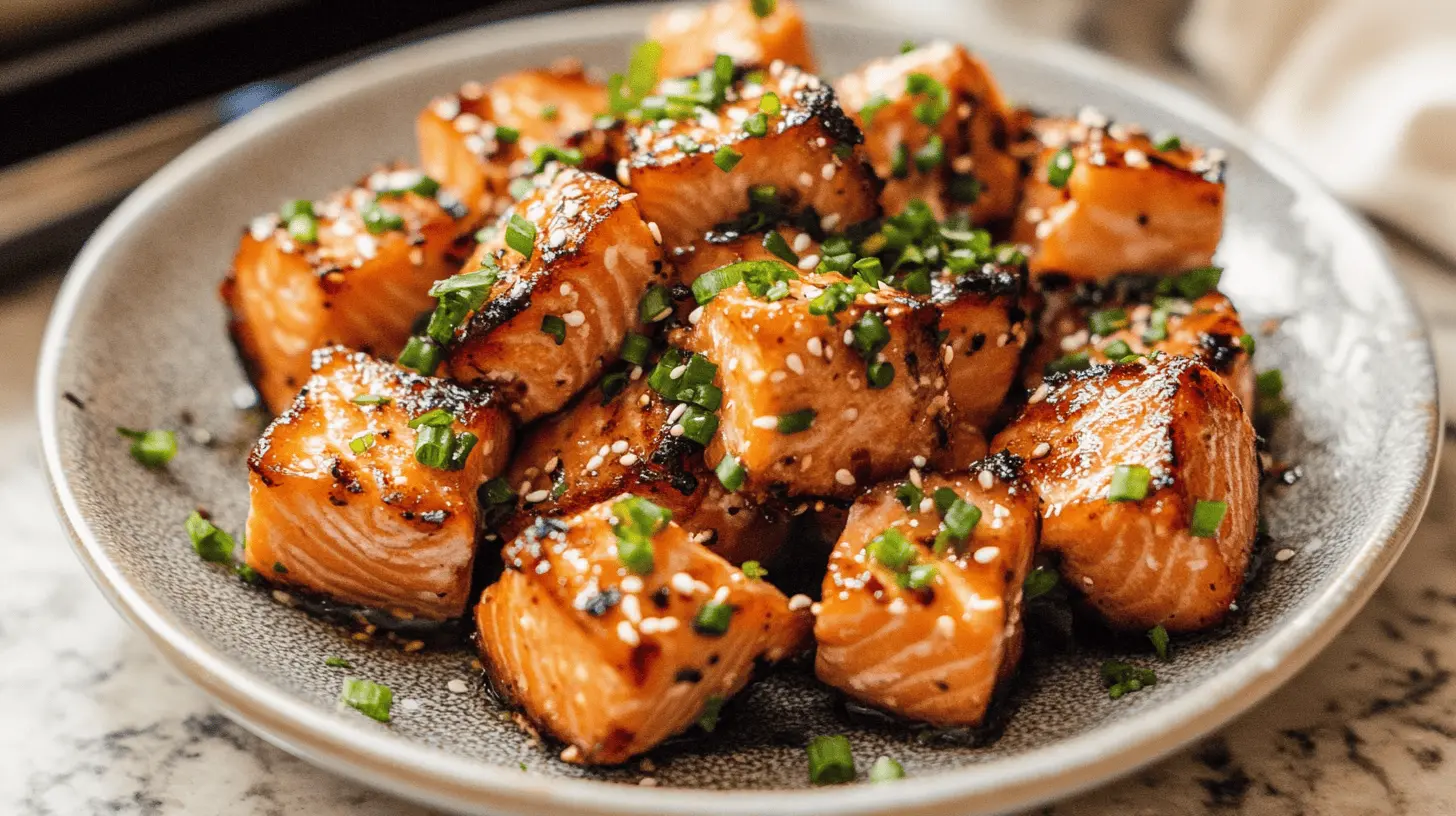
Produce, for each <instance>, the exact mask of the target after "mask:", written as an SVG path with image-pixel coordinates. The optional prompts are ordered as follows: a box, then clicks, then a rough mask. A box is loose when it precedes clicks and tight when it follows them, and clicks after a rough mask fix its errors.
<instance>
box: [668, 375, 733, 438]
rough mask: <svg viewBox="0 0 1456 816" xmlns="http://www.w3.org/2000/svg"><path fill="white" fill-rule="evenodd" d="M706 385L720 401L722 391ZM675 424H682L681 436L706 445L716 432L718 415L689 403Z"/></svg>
mask: <svg viewBox="0 0 1456 816" xmlns="http://www.w3.org/2000/svg"><path fill="white" fill-rule="evenodd" d="M708 387H709V388H711V389H712V391H713V392H717V393H718V395H719V396H718V398H717V400H718V401H719V402H721V400H722V393H723V392H722V391H719V390H718V388H717V387H716V386H708ZM677 424H678V425H681V426H682V429H683V434H682V435H683V438H685V439H691V440H692V441H694V442H696V443H698V444H699V445H703V446H704V447H706V446H707V445H708V443H710V442H712V441H713V434H715V433H717V432H718V415H717V414H715V413H712V412H711V411H707V410H704V409H702V408H699V407H698V406H696V405H689V406H688V407H687V409H686V410H684V411H683V415H682V417H681V418H679V419H678V421H677Z"/></svg>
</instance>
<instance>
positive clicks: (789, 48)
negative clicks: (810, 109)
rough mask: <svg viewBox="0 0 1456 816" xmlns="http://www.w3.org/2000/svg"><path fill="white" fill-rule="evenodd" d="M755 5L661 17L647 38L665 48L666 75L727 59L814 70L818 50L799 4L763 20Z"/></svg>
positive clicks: (723, 1)
mask: <svg viewBox="0 0 1456 816" xmlns="http://www.w3.org/2000/svg"><path fill="white" fill-rule="evenodd" d="M753 6H754V4H753V3H752V2H750V0H719V2H715V3H710V4H708V5H706V6H680V7H676V8H672V9H669V10H667V11H664V12H662V13H660V14H657V15H655V16H654V17H653V18H652V20H651V21H650V22H649V23H648V24H647V39H649V40H654V41H656V42H658V43H661V45H662V60H661V62H660V63H659V71H660V72H661V75H662V76H687V75H688V74H692V73H696V72H698V71H699V70H702V69H703V68H709V67H712V65H713V60H714V59H715V58H716V57H717V56H718V55H719V54H727V55H728V56H730V57H732V58H733V62H734V63H735V64H738V65H750V66H757V67H767V66H768V65H770V64H771V63H773V62H774V61H775V60H778V61H781V62H783V63H785V64H788V65H796V66H798V67H800V68H803V69H804V70H806V71H813V70H814V50H813V47H812V46H811V45H810V44H809V34H808V32H807V31H806V30H805V27H804V17H803V15H802V14H801V13H800V12H799V7H798V5H797V4H795V3H794V1H793V0H778V2H776V3H773V4H771V6H772V7H773V11H771V12H770V13H769V14H767V15H765V16H763V17H760V16H758V14H757V13H756V12H755V11H754V9H753Z"/></svg>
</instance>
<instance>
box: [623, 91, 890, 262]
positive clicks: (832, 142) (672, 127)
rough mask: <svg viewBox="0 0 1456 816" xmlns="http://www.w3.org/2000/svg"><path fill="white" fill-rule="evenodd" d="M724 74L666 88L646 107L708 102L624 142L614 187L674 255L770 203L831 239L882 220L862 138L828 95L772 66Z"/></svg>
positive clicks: (640, 129)
mask: <svg viewBox="0 0 1456 816" xmlns="http://www.w3.org/2000/svg"><path fill="white" fill-rule="evenodd" d="M725 67H728V68H729V69H730V70H728V71H727V72H725V73H722V74H714V73H713V72H711V71H710V72H708V73H707V74H706V75H705V76H704V77H699V78H693V79H686V80H667V81H665V82H663V83H662V84H661V85H659V87H658V93H657V94H656V95H655V96H653V97H649V98H648V99H647V100H645V101H644V102H643V105H644V106H645V109H653V108H652V106H653V105H659V106H666V109H667V110H669V111H671V110H672V109H673V106H674V105H679V104H680V103H677V102H674V101H673V100H675V99H680V98H683V96H684V95H688V96H700V97H703V98H707V97H709V96H712V97H713V101H709V102H705V103H704V104H699V105H697V106H695V107H691V108H685V109H684V110H681V111H678V112H677V113H678V115H680V116H681V118H677V119H674V118H664V119H662V120H661V121H643V120H642V118H641V116H638V117H637V118H636V119H634V120H631V121H629V122H628V123H627V124H626V125H625V126H624V130H623V132H622V134H621V136H620V141H621V145H620V146H619V148H618V149H619V150H620V151H621V152H622V154H623V158H621V159H620V160H619V161H618V163H617V180H618V181H620V182H622V183H623V184H625V185H626V186H628V187H629V188H631V189H632V190H633V191H634V192H636V193H638V195H639V196H640V197H641V198H640V203H641V207H642V212H643V215H644V216H645V217H646V218H647V219H648V220H649V221H652V222H655V223H656V224H657V226H658V229H659V230H660V231H661V233H662V239H663V246H664V247H665V249H666V251H667V252H668V254H669V256H670V257H671V256H674V255H675V254H676V253H678V252H681V251H682V250H684V249H685V248H687V247H691V246H693V244H695V243H696V242H698V241H699V240H701V239H703V237H704V236H705V235H707V234H708V233H709V232H712V231H714V230H717V229H719V228H720V227H722V226H723V225H727V224H730V223H732V222H734V221H735V220H736V219H738V218H739V217H740V216H742V215H743V214H744V213H747V212H750V211H751V210H752V209H753V208H755V207H760V206H763V202H765V201H768V200H772V201H774V202H775V203H774V205H773V206H774V208H775V209H776V210H781V211H784V212H787V213H790V214H793V215H804V214H809V213H812V215H813V217H814V218H817V219H818V220H819V223H820V225H821V226H822V228H823V229H825V230H827V231H836V230H845V229H848V228H849V227H851V226H852V225H855V224H859V223H861V222H864V221H868V220H870V219H873V218H875V217H876V216H878V215H879V212H880V210H879V203H878V200H877V199H878V195H879V186H880V184H879V180H878V179H876V178H875V176H874V173H873V172H872V171H871V170H870V168H869V165H868V164H867V163H866V162H865V160H864V157H863V154H862V152H861V151H860V149H859V148H858V145H859V144H860V142H862V141H863V136H861V134H860V132H859V128H857V127H856V126H855V124H854V122H853V120H851V119H850V118H849V117H848V116H846V115H845V113H844V111H843V110H841V109H840V107H839V102H838V100H837V99H836V97H835V95H834V90H833V89H832V88H830V87H829V86H828V85H826V84H824V83H823V82H821V81H820V80H819V78H818V77H815V76H813V75H812V74H806V73H803V72H802V71H800V70H798V69H797V68H785V67H783V66H782V65H781V64H777V63H776V64H775V66H774V67H773V68H771V69H770V70H768V71H765V72H761V73H760V74H758V75H757V76H754V75H749V76H748V77H744V78H741V79H738V80H734V79H733V74H732V71H731V66H725ZM770 94H771V95H772V96H770ZM719 97H721V99H722V101H721V103H719V102H717V101H716V100H717V99H718V98H719ZM642 115H643V116H645V115H646V114H642ZM663 115H664V116H667V114H666V113H664V114H663Z"/></svg>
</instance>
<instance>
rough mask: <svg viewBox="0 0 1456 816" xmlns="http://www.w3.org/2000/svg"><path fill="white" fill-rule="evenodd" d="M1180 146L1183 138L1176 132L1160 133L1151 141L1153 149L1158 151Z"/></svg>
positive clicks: (1163, 151) (1161, 151)
mask: <svg viewBox="0 0 1456 816" xmlns="http://www.w3.org/2000/svg"><path fill="white" fill-rule="evenodd" d="M1181 147H1183V140H1182V139H1180V138H1178V134H1176V133H1161V134H1159V135H1158V137H1157V140H1156V141H1154V142H1153V149H1154V150H1156V151H1158V152H1160V153H1166V152H1167V151H1169V150H1177V149H1179V148H1181Z"/></svg>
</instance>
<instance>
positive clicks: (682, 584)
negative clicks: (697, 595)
mask: <svg viewBox="0 0 1456 816" xmlns="http://www.w3.org/2000/svg"><path fill="white" fill-rule="evenodd" d="M668 583H669V584H670V585H671V586H672V589H673V591H674V592H677V593H679V594H681V595H691V594H693V576H691V575H688V574H687V573H686V572H678V573H674V574H673V576H672V578H671V579H669V580H668Z"/></svg>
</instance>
